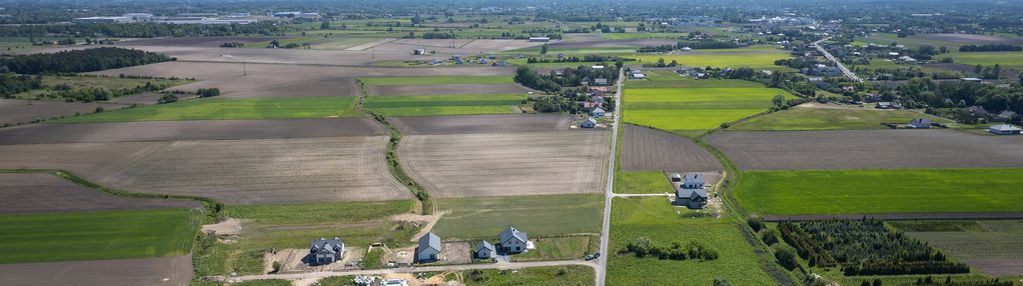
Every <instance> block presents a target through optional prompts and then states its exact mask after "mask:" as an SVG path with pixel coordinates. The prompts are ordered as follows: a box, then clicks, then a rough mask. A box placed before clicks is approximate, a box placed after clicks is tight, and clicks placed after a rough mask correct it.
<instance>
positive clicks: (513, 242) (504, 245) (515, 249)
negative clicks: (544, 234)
mask: <svg viewBox="0 0 1023 286" xmlns="http://www.w3.org/2000/svg"><path fill="white" fill-rule="evenodd" d="M498 239H499V240H500V242H501V250H502V251H504V252H505V253H521V252H523V251H526V243H527V242H528V241H529V235H527V234H526V233H525V232H521V231H519V230H517V229H515V227H514V226H508V228H506V229H504V231H502V232H501V234H499V235H498Z"/></svg>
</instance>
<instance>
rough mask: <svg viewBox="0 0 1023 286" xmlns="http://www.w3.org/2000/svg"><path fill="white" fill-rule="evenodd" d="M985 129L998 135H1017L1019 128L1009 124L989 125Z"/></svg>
mask: <svg viewBox="0 0 1023 286" xmlns="http://www.w3.org/2000/svg"><path fill="white" fill-rule="evenodd" d="M987 131H989V132H991V133H994V134H998V135H1019V133H1020V128H1019V127H1016V126H1012V125H1009V124H998V125H991V127H988V128H987Z"/></svg>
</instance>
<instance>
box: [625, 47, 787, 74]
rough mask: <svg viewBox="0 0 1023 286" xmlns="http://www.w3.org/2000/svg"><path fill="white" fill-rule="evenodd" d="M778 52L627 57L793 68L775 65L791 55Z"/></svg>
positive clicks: (687, 63)
mask: <svg viewBox="0 0 1023 286" xmlns="http://www.w3.org/2000/svg"><path fill="white" fill-rule="evenodd" d="M778 51H779V52H778V53H769V52H766V51H765V50H763V49H750V50H746V49H730V50H727V52H718V51H715V52H708V53H700V52H699V51H697V52H695V53H688V54H681V55H633V56H626V57H627V58H631V59H636V60H638V61H639V63H644V64H645V63H650V64H653V63H657V61H658V60H659V59H662V58H663V59H664V61H665V62H666V63H670V62H671V61H673V60H674V61H678V63H679V64H681V65H685V66H688V67H708V66H709V67H718V68H727V67H730V68H740V67H748V68H753V69H772V70H791V68H788V67H784V66H776V65H774V61H776V60H780V59H787V58H789V55H788V54H786V53H784V52H782V51H781V50H778Z"/></svg>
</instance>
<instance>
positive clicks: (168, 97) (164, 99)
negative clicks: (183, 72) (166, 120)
mask: <svg viewBox="0 0 1023 286" xmlns="http://www.w3.org/2000/svg"><path fill="white" fill-rule="evenodd" d="M177 101H178V96H177V95H174V94H171V93H168V94H164V95H163V96H160V99H157V100H156V103H158V104H164V103H172V102H177Z"/></svg>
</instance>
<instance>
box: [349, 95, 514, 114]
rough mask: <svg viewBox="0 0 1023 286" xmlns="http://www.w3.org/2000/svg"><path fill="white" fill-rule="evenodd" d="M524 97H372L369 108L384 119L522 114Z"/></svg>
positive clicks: (367, 103) (369, 99) (367, 104)
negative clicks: (520, 109)
mask: <svg viewBox="0 0 1023 286" xmlns="http://www.w3.org/2000/svg"><path fill="white" fill-rule="evenodd" d="M525 99H526V95H524V94H459V95H418V96H370V97H369V98H367V99H366V103H365V105H364V106H365V107H366V109H369V110H372V111H374V112H377V113H380V114H382V115H384V116H424V115H466V114H506V113H518V112H520V111H519V110H518V108H517V106H518V105H519V104H520V103H522V101H523V100H525Z"/></svg>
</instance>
